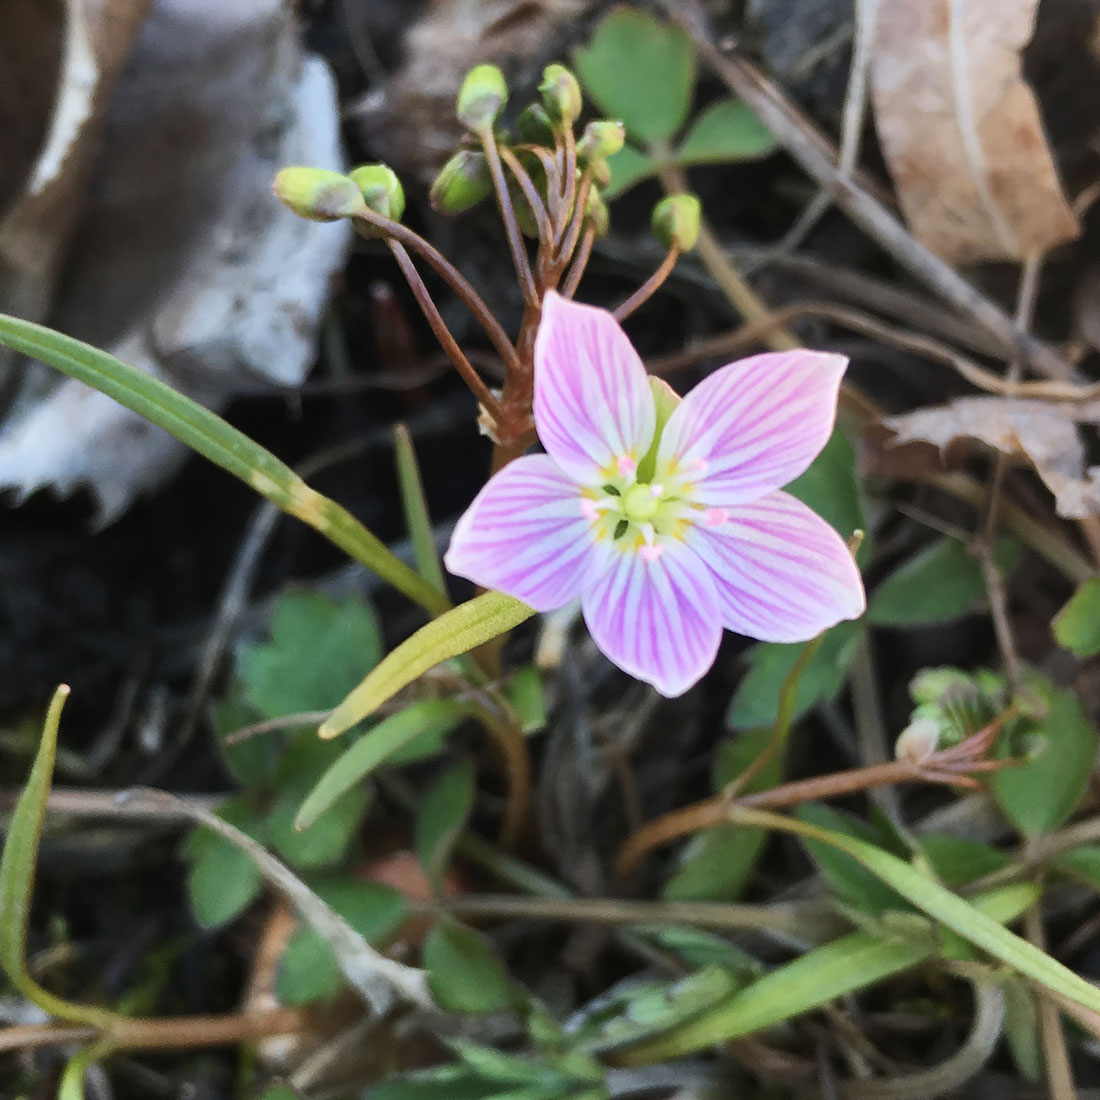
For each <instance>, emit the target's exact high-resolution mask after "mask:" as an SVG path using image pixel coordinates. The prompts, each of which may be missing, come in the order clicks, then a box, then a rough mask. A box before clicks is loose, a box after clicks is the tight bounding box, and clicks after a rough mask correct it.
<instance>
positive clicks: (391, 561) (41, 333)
mask: <svg viewBox="0 0 1100 1100" xmlns="http://www.w3.org/2000/svg"><path fill="white" fill-rule="evenodd" d="M0 344H3V345H5V346H6V347H9V348H12V349H13V350H14V351H18V352H20V353H22V354H23V355H29V356H30V357H31V358H32V359H37V360H39V362H42V363H45V364H46V365H47V366H49V367H53V368H54V369H55V370H59V371H61V372H62V373H64V374H67V375H69V376H70V377H72V378H76V379H78V380H79V381H81V382H83V383H85V384H86V385H88V386H91V387H92V388H93V389H96V390H99V391H100V392H101V393H105V394H106V395H107V396H108V397H110V398H113V399H114V400H115V401H117V402H118V403H119V404H120V405H124V406H125V407H126V408H128V409H131V410H133V411H134V412H136V413H137V414H138V415H139V416H143V417H145V419H146V420H148V421H150V422H151V423H153V424H156V425H158V426H159V427H161V428H163V429H164V430H165V431H167V432H168V433H169V434H170V435H173V436H175V437H176V439H178V440H180V442H182V443H186V444H187V446H188V447H190V448H192V450H195V451H197V452H198V453H199V454H201V455H203V456H204V457H206V458H208V459H210V461H211V462H214V463H216V464H217V465H219V466H221V467H222V468H223V469H224V470H228V471H229V473H231V474H233V475H234V476H235V477H238V478H240V479H241V480H242V481H243V482H245V484H247V485H249V486H250V487H251V488H253V489H255V490H256V492H257V493H259V494H260V495H261V496H262V497H265V498H266V499H267V500H270V501H271V502H272V503H273V504H275V505H276V506H277V507H278V508H281V509H282V510H283V511H284V512H288V513H289V514H290V515H292V516H295V517H297V518H298V519H300V520H301V521H302V522H303V523H306V524H308V525H309V526H310V527H312V528H313V529H314V530H316V531H318V532H320V533H321V534H322V535H324V537H325V538H327V539H328V540H329V541H330V542H332V543H333V544H334V545H336V546H339V547H340V549H341V550H344V551H345V552H346V553H348V554H350V555H351V556H352V557H353V558H354V559H355V560H356V561H358V562H361V563H362V564H363V565H365V566H366V567H367V568H368V569H369V570H371V572H372V573H376V574H377V575H378V576H379V577H381V578H382V579H383V580H385V581H388V582H389V583H390V584H392V585H393V586H394V587H395V588H396V589H398V591H400V592H404V593H405V595H406V596H408V597H409V599H411V600H415V601H416V602H417V603H419V604H420V605H421V606H422V607H424V608H425V609H426V610H427V611H428V612H430V613H431V614H438V613H440V612H441V611H445V610H446V609H447V608H448V607H450V601H449V600H447V599H446V598H445V597H444V596H442V595H441V594H440V593H439V592H437V591H436V590H435V589H434V588H432V586H431V585H430V584H429V583H428V582H427V581H425V580H424V579H423V577H421V576H420V575H419V574H418V573H417V572H416V571H415V570H413V569H410V568H409V567H408V566H407V565H406V564H405V563H404V562H403V561H401V559H400V558H398V557H396V556H395V555H394V554H393V553H391V552H390V551H389V550H388V549H386V547H385V545H383V543H381V542H380V541H379V540H378V539H377V538H375V536H374V535H372V534H371V533H370V532H369V531H368V530H367V529H366V528H365V527H364V526H363V525H362V524H361V523H360V522H359V521H358V520H357V519H356V518H355V517H354V516H353V515H352V514H351V513H350V512H348V511H347V510H346V509H344V508H341V507H340V505H338V504H336V503H335V502H334V501H331V500H329V499H328V498H326V497H323V496H321V494H320V493H317V492H315V491H314V490H313V489H311V488H310V487H309V486H308V485H306V483H305V482H304V481H303V480H302V479H301V478H300V477H298V475H297V474H296V473H294V471H293V470H291V469H290V467H289V466H287V465H286V464H285V463H283V462H280V461H279V459H277V458H276V457H275V456H274V455H273V454H271V452H270V451H266V450H264V448H263V447H261V446H260V445H259V444H257V443H253V441H252V440H251V439H249V438H248V436H246V435H245V434H244V433H243V432H239V431H237V429H236V428H234V427H232V426H230V425H229V424H227V423H226V422H225V421H224V420H223V419H222V418H221V417H220V416H217V415H216V414H214V413H212V412H211V411H210V410H209V409H205V408H203V407H202V405H200V404H198V403H197V402H196V401H192V400H191V399H190V398H189V397H184V396H183V394H181V393H177V392H176V391H175V390H173V389H172V387H171V386H166V385H165V384H164V383H163V382H161V381H160V380H159V379H156V378H153V377H152V376H151V375H148V374H146V373H145V372H144V371H140V370H138V369H137V368H136V367H131V366H128V365H127V364H126V363H123V362H122V361H121V360H119V359H116V358H115V357H114V356H113V355H108V354H107V352H105V351H100V350H99V349H98V348H94V347H92V346H91V345H90V344H85V343H82V342H81V341H79V340H74V339H72V337H69V336H64V335H62V334H61V333H60V332H54V331H53V330H52V329H48V328H45V327H44V326H42V325H35V324H32V323H31V322H29V321H22V320H20V319H19V318H18V317H9V316H8V315H6V314H0Z"/></svg>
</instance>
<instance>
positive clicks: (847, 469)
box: [786, 428, 871, 565]
mask: <svg viewBox="0 0 1100 1100" xmlns="http://www.w3.org/2000/svg"><path fill="white" fill-rule="evenodd" d="M786 492H788V493H790V494H791V496H793V497H797V498H798V499H799V500H800V501H802V503H803V504H805V505H806V506H807V507H808V508H812V509H813V510H814V511H815V512H816V513H817V514H818V515H819V516H821V518H822V519H823V520H825V521H826V522H827V523H829V524H831V525H832V526H833V527H834V528H836V530H837V532H838V533H839V534H840V537H841V538H842V539H845V540H847V539H849V538H850V537H851V535H852V532H853V531H864V532H866V530H867V522H866V520H865V518H864V510H863V501H862V498H861V497H860V491H859V480H858V478H857V477H856V453H855V451H854V450H853V449H852V445H851V443H849V442H848V438H847V436H845V435H844V433H843V432H842V431H841V430H840V429H839V428H836V429H834V430H833V434H832V435H831V436H829V441H828V443H826V444H825V446H824V447H823V448H822V450H821V453H820V454H819V455H818V456H817V458H815V459H814V460H813V462H812V464H811V465H810V468H809V469H808V470H807V471H806V472H805V473H804V474H802V475H801V476H800V477H797V478H795V480H794V481H792V482H791V483H790V485H788V486H787V487H786ZM870 551H871V541H870V539H869V538H867V537H864V539H863V542H862V544H861V545H860V548H859V552H858V553H857V554H856V560H857V561H858V562H859V563H860V565H864V564H866V562H867V560H868V557H869V555H870Z"/></svg>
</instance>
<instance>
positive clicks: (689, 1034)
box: [617, 815, 1057, 1065]
mask: <svg viewBox="0 0 1100 1100" xmlns="http://www.w3.org/2000/svg"><path fill="white" fill-rule="evenodd" d="M768 816H771V815H768ZM889 858H891V859H893V858H894V857H889ZM899 862H900V861H899ZM902 866H904V864H902ZM906 869H907V870H909V869H908V868H906ZM910 873H911V874H912V875H914V876H916V877H917V878H921V879H923V881H925V882H929V881H930V880H928V879H927V878H924V876H921V875H920V874H919V873H918V872H915V871H910ZM949 896H951V897H953V896H954V895H949ZM1038 897H1039V891H1038V889H1037V888H1036V887H1034V886H1033V885H1031V884H1027V883H1024V884H1018V885H1014V886H1011V887H1002V888H999V889H996V890H990V891H989V892H987V893H986V894H982V895H979V896H978V897H975V898H973V899H972V901H971V903H970V905H969V906H968V908H970V909H972V911H973V913H975V914H977V915H978V916H977V918H976V919H981V920H982V921H985V922H988V923H989V924H991V925H992V926H993V927H994V928H996V929H997V931H998V933H999V934H1000V935H1002V936H1008V937H1011V938H1012V939H1013V940H1015V939H1016V937H1015V936H1012V934H1011V933H1010V932H1007V931H1006V930H1005V929H1004V928H1002V927H1001V923H1005V922H1008V921H1011V920H1015V919H1016V918H1017V917H1018V916H1020V914H1021V913H1023V912H1024V911H1025V910H1026V909H1028V908H1029V907H1030V906H1031V905H1033V904H1034V903H1035V901H1036V899H1037V898H1038ZM955 900H956V901H958V903H959V904H960V905H963V906H966V904H967V903H965V902H962V901H961V900H960V899H957V898H956V899H955ZM998 922H1001V923H998ZM929 931H931V927H930V928H929ZM1028 946H1030V945H1028ZM935 950H936V947H935V938H934V936H932V935H929V936H927V937H918V936H913V935H909V936H889V937H886V936H882V935H878V934H875V933H871V932H854V933H852V934H851V935H848V936H844V937H842V938H841V939H838V940H834V941H833V942H832V943H830V944H826V945H825V946H823V947H818V948H815V949H814V950H813V951H809V952H807V953H806V954H805V955H801V956H799V957H798V958H797V959H795V960H793V961H792V962H789V963H786V964H784V965H783V966H780V967H777V968H776V969H775V970H772V971H771V972H770V973H768V974H765V975H764V976H763V977H762V978H760V979H758V980H757V981H755V982H753V983H752V984H751V985H749V986H747V987H746V988H744V989H741V990H739V991H738V992H735V993H734V994H733V995H732V996H731V997H729V998H727V999H726V1000H724V1001H722V1002H720V1003H719V1004H718V1005H716V1006H714V1007H713V1008H711V1009H709V1010H708V1011H706V1012H704V1013H702V1014H701V1015H700V1016H699V1017H698V1018H696V1019H695V1020H692V1021H689V1022H687V1023H686V1024H683V1025H680V1026H679V1027H676V1028H673V1029H670V1030H669V1031H666V1032H665V1033H664V1034H663V1035H661V1036H659V1037H657V1038H656V1039H654V1040H651V1041H649V1042H645V1043H642V1044H641V1045H640V1046H639V1047H638V1048H636V1049H633V1050H630V1051H628V1052H626V1053H625V1054H619V1055H618V1056H617V1061H618V1062H619V1063H620V1064H627V1065H641V1064H648V1063H652V1062H659V1061H666V1060H671V1059H673V1058H677V1057H681V1056H683V1055H685V1054H690V1053H693V1052H695V1051H698V1050H706V1049H708V1048H710V1047H712V1046H715V1045H717V1044H720V1043H725V1042H728V1041H729V1040H730V1039H735V1038H738V1037H739V1036H742V1035H748V1034H751V1033H752V1032H754V1031H760V1030H762V1029H764V1028H767V1027H771V1026H773V1025H774V1024H777V1023H780V1022H782V1021H783V1020H789V1019H792V1018H794V1017H795V1016H800V1015H802V1014H803V1013H804V1012H809V1011H812V1010H813V1009H815V1008H819V1007H821V1005H824V1004H828V1003H829V1002H830V1001H833V1000H836V999H837V998H838V997H843V996H845V995H847V994H849V993H854V992H857V991H858V990H860V989H865V988H867V987H868V986H871V985H874V984H876V983H877V982H879V981H882V980H883V979H884V978H888V977H891V976H892V975H894V974H899V973H901V972H902V971H905V970H909V969H911V968H912V967H914V966H916V965H918V964H919V963H921V962H923V961H924V960H925V959H928V958H930V957H932V956H933V955H934V954H935ZM1037 953H1038V954H1041V952H1037ZM1044 958H1045V956H1044ZM1056 965H1057V964H1056Z"/></svg>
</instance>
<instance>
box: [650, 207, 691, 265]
mask: <svg viewBox="0 0 1100 1100" xmlns="http://www.w3.org/2000/svg"><path fill="white" fill-rule="evenodd" d="M699 217H700V209H699V200H698V198H697V197H696V196H695V195H690V194H687V193H686V192H685V193H683V194H680V195H669V196H668V197H667V198H663V199H661V201H660V202H659V203H657V205H656V206H655V207H654V208H653V221H652V226H653V235H654V236H655V237H656V238H657V240H659V241H660V242H661V244H663V245H664V246H665V248H672V247H674V246H675V247H676V248H678V249H679V250H680V251H681V252H690V251H691V250H692V249H693V248H694V247H695V242H696V240H698V238H699Z"/></svg>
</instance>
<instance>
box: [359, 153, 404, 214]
mask: <svg viewBox="0 0 1100 1100" xmlns="http://www.w3.org/2000/svg"><path fill="white" fill-rule="evenodd" d="M351 178H352V180H353V181H354V182H355V185H356V186H357V187H358V188H359V193H360V194H361V195H362V196H363V201H364V202H365V203H366V204H367V206H369V207H370V208H371V210H373V211H374V212H375V213H376V214H380V215H381V216H382V217H383V218H389V219H390V220H391V221H395V222H399V221H400V220H401V215H402V214H404V213H405V189H404V188H403V187H402V186H401V181H400V180H399V179H398V178H397V174H396V173H395V172H394V170H393V169H392V168H390V167H389V166H388V165H386V164H363V165H360V166H359V167H358V168H355V169H353V170H352V172H351Z"/></svg>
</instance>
